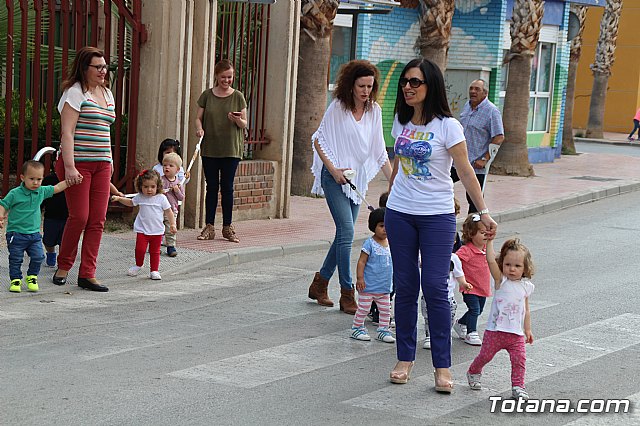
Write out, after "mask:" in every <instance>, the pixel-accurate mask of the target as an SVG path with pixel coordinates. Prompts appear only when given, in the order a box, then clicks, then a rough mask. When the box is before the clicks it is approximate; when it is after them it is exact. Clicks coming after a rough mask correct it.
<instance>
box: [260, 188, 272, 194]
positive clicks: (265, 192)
mask: <svg viewBox="0 0 640 426" xmlns="http://www.w3.org/2000/svg"><path fill="white" fill-rule="evenodd" d="M262 193H263V194H264V195H273V189H272V188H265V189H263V190H262Z"/></svg>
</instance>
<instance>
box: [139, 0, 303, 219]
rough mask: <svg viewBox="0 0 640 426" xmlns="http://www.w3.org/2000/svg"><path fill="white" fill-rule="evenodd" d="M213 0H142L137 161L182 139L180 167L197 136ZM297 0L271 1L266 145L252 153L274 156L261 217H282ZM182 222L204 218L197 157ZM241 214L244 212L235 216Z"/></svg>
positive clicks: (148, 161)
mask: <svg viewBox="0 0 640 426" xmlns="http://www.w3.org/2000/svg"><path fill="white" fill-rule="evenodd" d="M215 11H216V1H215V0H143V6H142V22H143V23H144V24H145V25H146V29H147V32H148V40H147V42H146V43H145V44H144V45H142V47H141V51H140V52H141V70H140V95H139V111H138V120H139V121H138V135H139V136H138V141H137V147H138V148H137V153H136V154H137V160H138V163H139V166H141V167H142V166H144V167H148V166H152V165H153V164H155V163H156V162H157V159H156V156H157V150H158V145H159V144H160V142H161V141H162V140H163V139H165V138H177V139H179V140H180V141H181V143H182V149H183V159H184V163H185V168H186V166H187V165H188V164H189V161H190V159H191V156H192V154H193V151H194V148H195V144H196V143H197V138H196V136H195V126H194V124H193V123H194V120H195V117H196V110H197V105H196V101H197V99H198V97H199V96H200V94H201V93H202V91H203V90H205V89H206V88H209V87H211V86H212V85H213V65H214V63H213V61H214V58H215V52H214V49H215V43H213V40H214V37H215V21H216V17H215ZM299 11H300V0H289V1H279V2H277V3H276V4H274V5H272V6H271V15H270V21H271V23H270V29H271V30H270V37H269V41H268V43H269V46H268V48H269V58H268V74H267V85H266V87H267V92H266V98H267V100H268V101H267V102H268V107H267V110H266V113H265V122H266V126H265V127H266V128H267V131H268V133H267V137H268V138H269V139H270V141H271V142H270V144H268V145H266V146H265V147H264V148H263V149H262V150H258V151H256V153H255V158H256V159H264V160H271V161H276V162H277V167H276V168H275V170H276V177H275V186H274V197H275V200H276V202H275V203H272V204H273V206H272V207H270V208H269V209H265V211H264V212H262V216H263V217H265V218H266V217H287V215H288V206H289V187H290V170H291V167H290V163H291V152H292V140H293V123H294V111H295V82H296V70H297V53H298V33H299V27H298V25H299V21H300V17H299ZM186 190H187V197H186V200H185V204H184V206H183V213H182V214H181V221H183V222H184V224H185V225H186V226H189V227H201V226H202V225H203V222H204V179H203V177H202V172H201V170H200V161H199V160H198V161H196V162H195V163H194V167H193V169H192V171H191V181H190V183H189V185H187V187H186ZM237 218H238V219H242V217H237Z"/></svg>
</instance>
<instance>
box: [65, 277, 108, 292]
mask: <svg viewBox="0 0 640 426" xmlns="http://www.w3.org/2000/svg"><path fill="white" fill-rule="evenodd" d="M54 278H55V277H54ZM65 281H66V280H65ZM78 287H80V288H84V289H85V290H91V291H102V292H105V291H109V288H108V287H105V286H103V285H100V284H97V283H92V282H91V281H89V279H87V278H80V277H78Z"/></svg>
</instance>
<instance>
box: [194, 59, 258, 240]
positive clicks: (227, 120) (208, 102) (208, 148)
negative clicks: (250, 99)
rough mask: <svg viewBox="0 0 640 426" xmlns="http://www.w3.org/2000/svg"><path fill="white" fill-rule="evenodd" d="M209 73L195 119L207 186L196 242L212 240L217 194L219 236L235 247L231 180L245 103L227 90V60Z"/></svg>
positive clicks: (230, 71) (240, 142)
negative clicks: (203, 216) (208, 83)
mask: <svg viewBox="0 0 640 426" xmlns="http://www.w3.org/2000/svg"><path fill="white" fill-rule="evenodd" d="M213 72H214V75H215V82H214V86H213V88H212V89H207V90H205V91H204V92H202V95H200V98H199V99H198V117H197V118H196V135H197V136H198V137H201V136H203V139H202V145H201V147H200V149H201V151H200V152H201V156H202V167H203V169H204V178H205V180H206V182H207V195H206V198H205V208H206V225H205V227H204V228H203V229H202V232H201V233H200V235H199V236H198V239H199V240H213V238H214V237H215V235H216V230H215V227H214V222H215V218H216V208H217V207H218V190H219V191H220V193H221V194H222V236H223V237H224V238H226V239H227V240H229V241H231V242H234V243H237V242H240V240H238V237H237V236H236V232H235V230H234V228H233V225H232V224H231V215H232V210H233V179H234V178H235V175H236V170H237V168H238V163H240V159H241V158H242V151H243V145H244V129H245V128H246V127H247V102H246V101H245V99H244V95H243V94H242V93H241V92H239V91H237V90H235V89H234V88H233V87H231V84H232V83H233V77H234V69H233V65H232V64H231V62H229V60H227V59H223V60H221V61H220V62H218V63H217V64H216V66H215V67H214V69H213Z"/></svg>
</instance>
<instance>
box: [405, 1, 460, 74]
mask: <svg viewBox="0 0 640 426" xmlns="http://www.w3.org/2000/svg"><path fill="white" fill-rule="evenodd" d="M454 7H455V2H454V0H420V35H419V36H418V39H417V40H416V44H415V48H416V49H417V50H419V51H420V55H421V56H422V57H423V58H426V59H430V60H432V61H433V62H435V63H436V64H437V65H438V67H440V70H441V71H442V72H443V73H444V71H445V69H446V68H447V54H448V53H449V39H450V38H451V22H452V21H453V10H454Z"/></svg>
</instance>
